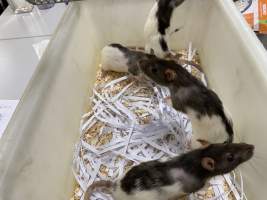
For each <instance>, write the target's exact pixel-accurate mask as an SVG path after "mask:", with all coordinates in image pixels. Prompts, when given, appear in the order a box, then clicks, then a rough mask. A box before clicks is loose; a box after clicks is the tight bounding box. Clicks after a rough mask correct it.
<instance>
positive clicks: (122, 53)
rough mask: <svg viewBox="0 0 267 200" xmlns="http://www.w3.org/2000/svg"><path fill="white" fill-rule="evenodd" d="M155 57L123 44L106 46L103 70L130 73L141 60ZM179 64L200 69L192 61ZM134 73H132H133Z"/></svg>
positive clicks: (102, 63)
mask: <svg viewBox="0 0 267 200" xmlns="http://www.w3.org/2000/svg"><path fill="white" fill-rule="evenodd" d="M154 57H155V56H154V55H151V54H146V53H143V52H140V51H135V50H131V49H129V48H127V47H125V46H123V45H121V44H116V43H113V44H109V45H106V46H105V47H104V48H103V49H102V51H101V68H102V69H103V70H105V71H116V72H129V70H133V71H134V70H135V69H138V67H137V65H136V64H137V63H138V61H139V60H141V59H149V58H154ZM178 62H179V64H189V65H192V66H195V67H197V68H199V66H198V65H196V64H195V63H193V62H191V61H187V60H182V59H180V60H179V61H178ZM133 71H132V72H133Z"/></svg>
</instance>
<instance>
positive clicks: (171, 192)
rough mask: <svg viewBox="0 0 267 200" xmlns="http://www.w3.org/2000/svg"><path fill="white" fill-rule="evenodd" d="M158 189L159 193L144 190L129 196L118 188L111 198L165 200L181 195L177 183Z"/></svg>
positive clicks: (119, 199) (121, 199) (180, 186)
mask: <svg viewBox="0 0 267 200" xmlns="http://www.w3.org/2000/svg"><path fill="white" fill-rule="evenodd" d="M160 189H161V190H160V193H159V191H157V190H145V191H135V192H134V193H133V194H130V195H129V194H127V193H125V192H124V191H122V190H121V189H120V188H119V187H118V188H117V189H116V191H115V192H114V193H113V196H114V199H116V200H126V199H127V200H150V199H151V200H152V199H153V200H166V199H169V198H172V197H175V196H178V195H181V194H183V193H182V185H181V183H179V182H177V183H175V184H173V185H170V186H165V187H161V188H160Z"/></svg>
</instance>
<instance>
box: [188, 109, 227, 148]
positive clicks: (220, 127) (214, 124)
mask: <svg viewBox="0 0 267 200" xmlns="http://www.w3.org/2000/svg"><path fill="white" fill-rule="evenodd" d="M187 115H188V117H189V118H190V120H191V123H192V128H193V138H192V147H194V146H195V144H194V143H195V142H196V140H197V139H202V140H206V141H208V142H210V143H223V142H225V141H226V140H227V139H228V133H227V132H226V130H225V126H224V124H223V122H222V119H221V117H219V116H217V115H212V116H209V115H202V116H201V117H200V118H198V116H197V115H198V114H197V113H196V112H195V111H193V110H188V112H187ZM198 147H199V146H198V145H197V146H196V148H198Z"/></svg>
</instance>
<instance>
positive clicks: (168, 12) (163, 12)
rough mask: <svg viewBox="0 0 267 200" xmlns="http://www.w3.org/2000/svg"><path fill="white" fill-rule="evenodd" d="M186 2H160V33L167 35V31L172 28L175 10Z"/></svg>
mask: <svg viewBox="0 0 267 200" xmlns="http://www.w3.org/2000/svg"><path fill="white" fill-rule="evenodd" d="M184 1H185V0H159V1H158V11H157V13H156V17H157V19H158V31H159V32H160V34H162V35H165V34H166V29H167V28H168V27H169V26H170V21H171V17H172V13H173V10H174V9H175V8H176V7H177V6H179V5H180V4H182V3H183V2H184Z"/></svg>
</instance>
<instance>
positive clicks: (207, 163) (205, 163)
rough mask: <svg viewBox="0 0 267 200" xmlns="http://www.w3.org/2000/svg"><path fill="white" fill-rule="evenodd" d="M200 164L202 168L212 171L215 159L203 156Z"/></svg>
mask: <svg viewBox="0 0 267 200" xmlns="http://www.w3.org/2000/svg"><path fill="white" fill-rule="evenodd" d="M201 165H202V167H203V168H204V169H206V170H208V171H213V170H214V169H215V160H213V159H212V158H210V157H204V158H202V160H201Z"/></svg>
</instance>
